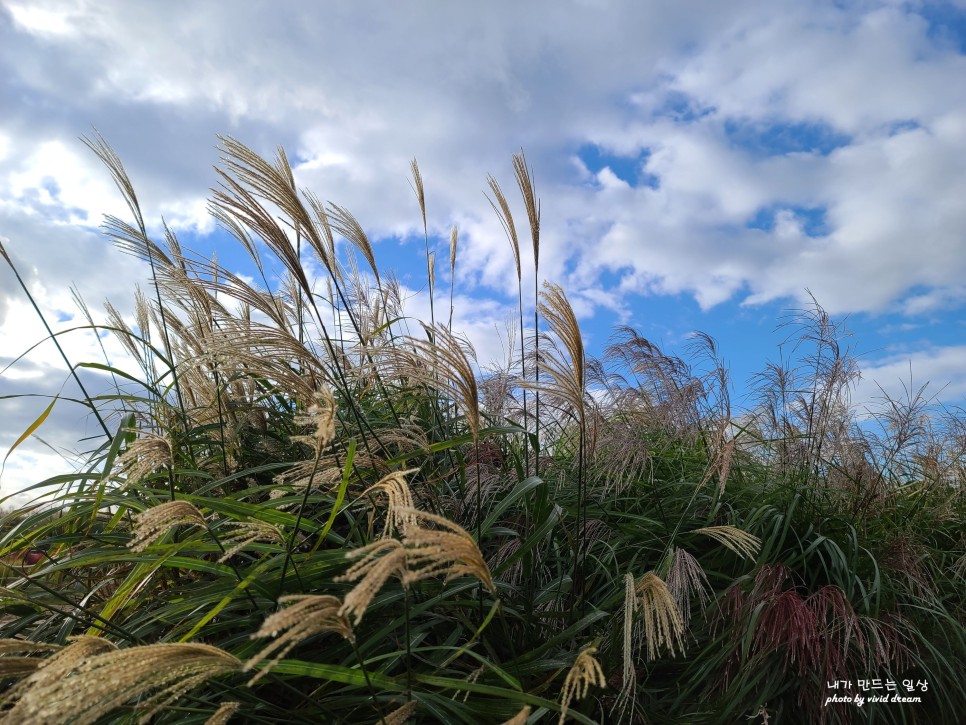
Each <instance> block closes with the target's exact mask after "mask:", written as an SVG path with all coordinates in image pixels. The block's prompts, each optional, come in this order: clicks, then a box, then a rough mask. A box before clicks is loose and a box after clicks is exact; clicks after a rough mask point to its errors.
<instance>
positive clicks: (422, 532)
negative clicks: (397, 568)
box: [401, 509, 496, 594]
mask: <svg viewBox="0 0 966 725" xmlns="http://www.w3.org/2000/svg"><path fill="white" fill-rule="evenodd" d="M401 513H403V514H405V515H412V516H415V517H416V518H417V519H421V520H423V521H426V522H429V523H431V524H435V525H436V526H438V527H440V528H438V529H427V528H423V527H422V526H416V527H413V528H410V529H409V530H408V531H407V532H406V534H405V536H404V537H403V544H404V546H405V547H406V562H407V570H406V572H405V574H404V575H403V583H404V584H409V583H411V582H415V581H422V580H424V579H431V578H433V577H435V576H438V575H440V574H444V575H445V576H446V580H447V581H449V580H450V579H454V578H456V577H459V576H472V577H476V578H477V579H479V580H480V581H481V582H482V583H483V585H484V586H485V587H486V588H487V589H488V590H489V591H490V593H493V594H495V593H496V587H495V586H494V585H493V578H492V577H491V576H490V570H489V568H488V567H487V566H486V561H484V559H483V554H482V553H480V549H479V547H478V546H477V545H476V542H475V541H473V537H472V536H470V535H469V534H468V533H467V532H466V531H465V530H464V529H463V528H462V527H460V526H458V525H457V524H454V523H453V522H452V521H450V520H449V519H447V518H445V517H443V516H437V515H436V514H431V513H427V512H425V511H418V510H416V509H410V510H408V511H406V510H403V511H402V512H401Z"/></svg>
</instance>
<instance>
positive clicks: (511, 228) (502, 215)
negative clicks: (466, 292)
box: [484, 175, 539, 476]
mask: <svg viewBox="0 0 966 725" xmlns="http://www.w3.org/2000/svg"><path fill="white" fill-rule="evenodd" d="M486 180H487V182H488V183H489V185H490V190H491V191H492V192H493V196H495V197H496V201H497V203H496V204H494V203H493V200H492V199H490V197H488V196H487V197H486V199H487V201H489V202H490V206H492V207H493V211H495V212H496V216H497V218H498V219H499V220H500V224H502V225H503V231H504V232H505V233H506V237H507V239H508V240H509V241H510V249H511V250H512V252H513V261H514V262H515V263H516V266H517V311H518V312H519V315H520V378H521V379H523V380H526V379H527V366H526V352H525V342H524V338H525V337H526V333H525V331H524V326H523V268H522V265H521V264H520V241H519V239H517V228H516V225H515V224H514V223H513V214H512V213H511V212H510V205H509V204H508V203H507V200H506V197H505V196H504V195H503V190H502V189H501V188H500V184H499V183H498V182H497V180H496V179H494V178H493V176H491V175H487V177H486ZM484 196H486V194H485V193H484ZM497 204H499V206H497ZM534 294H536V290H535V291H534ZM534 329H535V330H536V328H534ZM528 426H529V411H528V410H527V390H526V388H524V389H523V427H524V429H525V430H526V429H528ZM538 427H539V426H538ZM529 451H530V441H529V440H528V438H527V436H524V437H523V459H524V470H525V472H526V475H527V476H529V475H530V452H529Z"/></svg>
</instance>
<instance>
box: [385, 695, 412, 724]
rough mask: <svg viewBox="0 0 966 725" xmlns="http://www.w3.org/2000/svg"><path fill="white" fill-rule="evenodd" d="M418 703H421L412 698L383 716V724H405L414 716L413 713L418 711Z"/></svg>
mask: <svg viewBox="0 0 966 725" xmlns="http://www.w3.org/2000/svg"><path fill="white" fill-rule="evenodd" d="M418 705H419V703H418V702H417V701H416V700H410V701H409V702H407V703H405V704H404V705H402V706H400V707H397V708H396V709H395V710H393V711H392V712H391V713H389V714H388V715H386V716H385V717H383V718H382V720H381V721H380V722H381V723H382V725H404V723H406V721H407V720H409V718H410V717H412V714H413V713H414V712H416V707H417V706H418Z"/></svg>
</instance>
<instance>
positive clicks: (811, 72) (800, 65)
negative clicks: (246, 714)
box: [0, 0, 966, 486]
mask: <svg viewBox="0 0 966 725" xmlns="http://www.w3.org/2000/svg"><path fill="white" fill-rule="evenodd" d="M964 27H966V4H964V3H963V2H961V1H960V0H957V1H956V2H939V3H918V2H895V1H891V0H854V1H847V2H832V1H831V0H829V1H828V2H813V3H800V2H795V1H794V0H779V1H776V2H760V1H758V2H756V1H752V0H743V1H739V2H730V3H720V2H709V1H699V0H684V1H682V2H675V3H661V2H634V1H633V0H613V1H608V0H574V1H573V2H569V3H557V2H553V3H551V2H536V3H526V4H523V5H521V4H519V3H512V2H509V1H508V0H507V1H499V2H491V3H478V4H476V5H473V6H467V5H462V4H459V5H457V4H448V3H430V2H414V3H406V4H405V5H402V4H400V5H394V4H388V5H381V6H380V8H379V12H378V13H373V12H372V11H371V8H369V7H367V6H366V4H364V3H356V2H334V3H327V4H326V5H325V6H324V8H323V7H321V6H314V5H310V4H304V3H296V2H291V3H286V4H283V5H282V6H281V8H280V6H279V5H278V4H274V5H271V6H269V5H266V4H264V3H257V2H251V1H235V2H231V3H229V2H209V3H203V4H198V3H189V2H163V3H162V2H142V3H136V4H134V3H126V2H121V1H120V0H113V1H112V0H103V1H99V2H93V1H85V0H77V1H76V2H72V3H63V2H45V1H44V0H31V1H30V2H26V1H21V0H7V1H6V2H5V3H4V4H3V5H2V7H0V37H2V38H3V42H2V43H0V71H2V73H0V103H2V105H3V108H4V114H3V118H2V119H0V234H3V235H4V237H5V241H4V244H5V246H6V247H7V248H8V250H9V251H10V253H11V255H12V257H13V258H14V259H15V260H16V262H17V264H18V267H19V268H20V269H21V272H22V274H24V276H25V279H27V280H28V284H29V285H30V286H31V289H32V291H33V292H34V294H35V295H36V296H37V298H38V300H40V301H41V303H42V305H43V307H44V309H45V311H46V312H47V313H48V314H49V315H50V316H51V318H52V319H55V320H56V319H66V318H67V317H69V316H70V315H72V314H74V308H73V304H72V301H71V299H70V294H69V290H68V288H69V285H70V283H71V282H74V283H76V284H77V286H78V287H79V289H80V292H81V293H82V294H83V295H84V297H85V298H86V299H88V301H89V302H90V303H91V305H92V307H93V306H95V305H96V304H97V302H99V301H100V300H101V299H102V298H104V297H111V298H112V299H115V300H120V301H123V300H125V299H127V298H129V297H130V294H131V291H132V288H133V284H134V283H137V282H142V283H143V281H144V279H145V275H144V271H143V269H142V268H141V267H140V265H139V264H138V263H136V261H135V260H132V259H129V258H125V257H123V256H122V255H119V254H116V253H113V252H111V251H110V249H109V244H107V243H106V242H105V241H104V240H103V238H101V237H100V236H98V234H97V232H96V229H95V227H96V226H97V225H98V224H99V222H100V219H101V217H102V215H103V214H104V213H113V214H118V215H119V216H126V211H125V207H124V205H123V202H122V201H121V199H120V197H119V195H118V193H117V191H116V190H115V189H114V188H113V185H112V183H111V180H110V177H109V175H108V174H107V173H106V172H105V171H104V169H102V168H101V167H100V166H99V163H98V162H97V160H96V159H95V158H94V157H93V154H91V153H89V151H88V150H87V149H86V148H84V146H83V145H82V144H81V143H80V142H79V141H78V140H77V139H78V136H81V135H84V134H89V133H90V132H91V127H92V126H93V127H96V128H97V129H98V130H99V131H100V132H101V133H103V134H104V136H105V137H106V138H107V139H108V140H109V141H110V142H111V143H112V144H113V145H114V146H115V148H116V150H117V151H118V153H119V155H120V156H121V158H122V159H123V161H124V163H125V166H126V168H127V170H128V172H129V173H130V175H131V177H132V179H133V181H134V183H135V185H136V187H137V190H138V192H139V194H140V196H141V199H142V203H143V205H144V209H145V214H146V216H147V218H148V220H149V223H150V224H151V225H152V227H153V228H155V229H156V228H157V227H158V225H159V223H160V220H161V219H162V218H164V219H165V221H167V222H168V223H169V224H170V225H171V227H172V228H174V229H175V230H178V231H182V232H185V233H190V234H191V235H193V236H192V238H193V239H195V240H197V241H198V242H199V244H201V245H202V246H204V244H206V241H205V240H207V239H209V237H208V236H207V235H208V234H210V233H211V232H212V230H213V229H214V226H213V224H212V222H211V219H210V217H209V216H208V215H207V211H206V203H205V199H206V197H207V195H208V192H209V188H210V187H211V186H213V185H215V184H216V182H217V179H216V176H215V174H214V173H213V171H212V170H211V167H212V165H213V164H214V163H216V162H217V151H216V150H215V144H216V140H215V135H216V134H218V133H221V134H230V135H232V136H235V137H237V138H239V139H240V140H242V141H243V142H245V143H247V144H249V145H251V146H252V147H254V148H255V149H256V150H258V151H260V152H263V153H266V154H270V153H271V152H272V150H273V148H274V147H275V145H276V144H281V145H283V146H284V147H285V148H286V151H287V152H288V154H289V158H290V159H291V160H292V162H293V165H294V166H295V168H296V173H297V178H298V182H299V183H300V184H303V185H305V186H306V187H308V188H311V189H312V190H313V191H315V192H316V193H317V194H318V195H319V196H320V197H321V198H323V199H331V200H333V201H335V202H337V203H339V204H341V205H344V206H346V207H347V208H349V209H350V210H352V212H353V213H354V214H355V215H356V217H357V218H359V219H360V220H361V221H362V222H363V224H364V225H365V226H366V227H367V230H369V231H370V234H371V236H372V237H373V239H376V240H378V239H381V238H386V239H387V241H383V242H380V243H377V245H376V255H377V257H385V258H388V259H390V260H391V261H393V262H395V261H398V260H399V259H401V258H402V257H401V256H399V255H398V252H397V251H395V250H394V248H393V247H394V246H395V245H397V244H398V242H399V240H400V239H403V240H405V239H407V238H408V237H410V236H412V235H414V234H417V232H419V233H421V229H420V228H419V226H420V220H419V215H418V209H417V207H416V202H415V199H414V198H413V195H412V191H411V189H410V188H409V187H408V184H407V182H406V177H407V174H408V166H409V160H410V159H411V158H412V157H414V156H415V157H417V158H418V159H419V163H420V168H421V169H422V172H423V176H424V178H425V180H426V191H427V212H428V221H429V225H430V229H431V232H432V233H434V234H436V235H439V236H440V237H442V238H444V239H445V238H448V231H449V228H450V226H451V225H452V224H453V223H457V224H458V225H459V228H460V262H459V264H458V268H457V277H458V281H459V285H460V290H459V292H460V294H462V295H463V296H464V297H466V298H468V299H475V300H478V301H479V300H481V299H485V298H489V299H490V301H489V302H487V303H486V304H483V303H481V302H478V310H477V317H476V318H475V319H474V320H467V322H468V323H470V324H471V325H476V327H478V328H479V330H477V333H478V334H481V335H482V334H483V333H482V332H481V331H482V330H487V331H489V330H490V329H492V327H493V325H494V324H496V321H497V318H501V317H502V316H503V310H504V307H505V304H506V302H507V298H506V296H507V295H509V296H510V299H509V303H510V304H512V297H514V296H515V285H516V279H515V265H514V262H513V258H512V255H511V253H510V249H509V245H508V244H507V242H506V239H505V238H504V236H503V233H502V230H501V228H500V226H499V223H498V222H497V220H496V219H495V218H494V216H493V214H492V211H491V209H490V207H489V204H487V203H486V200H485V199H484V198H483V195H482V193H481V190H482V189H483V188H484V186H485V175H486V174H487V173H493V174H494V175H495V176H497V178H498V179H500V181H501V183H502V184H503V185H504V189H505V191H507V192H508V196H511V197H512V203H513V204H514V208H515V210H517V211H516V213H517V214H518V215H519V216H518V223H519V224H521V225H523V224H524V222H523V220H524V215H523V213H522V209H521V208H520V207H519V204H517V200H516V197H515V195H513V194H510V193H509V192H510V191H512V183H513V177H512V171H511V168H510V163H509V159H510V155H511V154H512V153H515V152H517V151H518V150H519V148H520V147H521V146H522V147H524V148H525V149H526V153H527V159H528V162H529V164H530V165H531V166H532V167H533V170H534V175H535V180H536V184H537V190H538V193H539V195H540V197H541V199H542V209H543V232H542V240H543V243H542V247H541V277H544V278H549V279H554V280H556V281H559V282H561V283H563V284H564V285H565V287H566V289H567V291H568V294H569V295H571V297H572V298H573V301H574V304H575V307H576V308H577V309H578V311H579V312H580V313H581V316H582V317H584V318H589V317H591V316H592V315H593V314H594V312H595V311H600V310H604V311H608V312H609V313H613V314H616V315H617V316H618V317H622V318H626V317H627V316H628V315H629V314H630V310H631V309H633V307H634V306H635V305H636V304H638V302H639V301H640V300H641V299H642V298H652V299H653V298H655V297H658V296H667V295H685V296H688V297H693V298H694V299H695V300H696V301H697V303H698V304H699V305H700V306H701V308H702V309H705V310H712V309H714V308H715V307H717V306H721V305H723V304H727V303H733V304H742V305H745V306H746V307H748V306H757V305H765V304H768V303H774V302H776V301H782V300H785V301H788V300H792V301H795V300H798V301H801V300H804V299H806V298H805V289H806V288H808V289H810V290H811V291H812V292H813V293H814V294H815V295H816V297H817V298H818V299H819V300H820V301H821V302H822V304H823V305H825V306H826V307H827V308H828V309H829V311H831V312H833V313H864V314H868V315H886V314H887V315H896V316H897V323H896V324H901V323H902V322H908V321H909V320H913V321H915V320H918V319H921V318H922V317H923V316H925V315H937V314H938V315H941V314H948V313H949V312H950V311H951V310H952V311H955V310H959V309H961V308H962V306H963V304H964V300H966V285H964V284H963V283H962V280H963V279H966V254H964V252H963V250H964V240H963V230H964V229H966V205H964V204H963V203H962V200H963V199H964V198H966V167H964V166H963V165H962V164H961V163H959V159H962V158H963V157H964V152H966V85H964V84H963V83H962V78H963V77H964V72H966V54H964V50H966V36H964V34H963V28H964ZM522 236H523V237H524V238H525V236H526V234H525V232H523V233H522ZM409 244H410V245H412V246H409V247H406V248H405V249H406V250H407V252H406V254H408V256H409V257H413V254H415V253H418V248H419V247H418V245H414V243H413V242H409ZM521 248H522V251H523V253H524V254H523V256H524V269H532V266H531V262H532V256H531V252H530V249H529V244H528V243H524V244H522V245H521ZM393 255H397V256H393ZM441 258H442V257H441ZM403 261H405V260H403ZM413 269H416V270H417V271H418V266H416V267H414V268H413ZM401 272H402V273H403V274H405V269H403V270H401ZM412 284H413V285H416V282H415V281H414V282H413V283H412ZM0 285H2V286H0V342H2V347H0V350H3V351H4V353H3V355H5V356H6V357H4V358H3V359H2V360H0V364H2V365H6V364H7V362H8V361H9V360H10V355H11V353H10V352H9V351H18V350H20V349H22V348H24V347H26V346H27V345H29V344H32V343H33V342H34V341H35V339H34V338H35V337H36V328H29V327H28V326H26V323H25V322H23V320H22V319H21V317H20V315H21V314H22V313H21V312H16V314H15V309H16V310H20V309H21V307H18V305H22V300H20V297H19V293H18V291H17V289H16V288H15V287H14V286H13V285H12V284H11V280H10V275H9V272H8V271H7V270H5V269H0ZM416 286H418V285H416ZM18 300H20V302H18ZM479 310H489V311H491V313H492V314H488V315H482V313H480V312H479ZM486 334H487V335H489V332H487V333H486ZM601 337H603V335H601ZM491 340H492V338H491ZM90 342H91V341H90V340H89V341H88V343H90ZM487 344H490V343H487ZM956 350H957V348H955V347H954V346H948V347H946V348H943V347H942V346H941V345H940V346H938V347H937V348H936V349H934V350H932V351H930V352H929V355H930V356H931V357H929V358H928V359H929V360H933V361H940V360H946V359H951V358H950V356H951V355H955V354H956ZM84 352H85V351H84V350H78V354H83V353H84ZM89 352H90V351H89ZM481 357H483V356H481ZM925 360H926V359H925V358H924V361H925ZM51 364H53V363H51ZM890 364H891V363H887V362H882V363H881V364H880V365H879V366H878V368H876V366H875V365H869V366H868V367H869V369H870V370H872V369H877V370H879V371H880V372H882V373H884V374H886V373H890V371H891V368H889V367H888V366H889V365H890ZM897 364H899V363H897ZM923 364H924V365H925V364H926V362H924V363H923ZM937 364H938V363H937ZM932 369H933V367H930V370H932ZM935 369H936V371H937V373H942V374H949V375H952V376H954V377H957V376H958V379H962V375H961V374H960V373H958V372H957V371H956V370H954V369H951V368H949V367H948V366H942V365H940V366H939V367H936V368H935ZM890 374H891V373H890ZM9 381H10V377H9V375H8V376H5V377H4V378H3V379H2V381H0V383H2V385H3V388H4V390H9V389H11V387H10V386H11V383H10V382H9ZM957 384H958V383H957ZM955 389H956V390H959V388H955ZM25 414H26V413H25ZM24 425H25V423H24V419H23V418H22V417H20V416H14V418H13V419H11V422H10V423H8V424H7V425H5V426H4V427H3V428H2V429H0V450H3V449H4V446H5V445H8V444H9V442H10V441H12V440H13V437H12V436H15V435H16V434H15V433H14V431H15V430H16V429H17V427H18V426H19V429H20V430H22V429H23V427H24ZM5 478H6V476H5ZM4 485H5V486H6V482H5V483H4Z"/></svg>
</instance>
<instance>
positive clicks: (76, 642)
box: [4, 636, 117, 720]
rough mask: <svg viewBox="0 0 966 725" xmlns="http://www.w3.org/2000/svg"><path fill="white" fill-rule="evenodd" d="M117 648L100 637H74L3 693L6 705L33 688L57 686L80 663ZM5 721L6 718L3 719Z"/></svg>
mask: <svg viewBox="0 0 966 725" xmlns="http://www.w3.org/2000/svg"><path fill="white" fill-rule="evenodd" d="M116 649H117V647H116V646H115V645H114V644H113V643H112V642H110V641H108V640H106V639H103V638H102V637H88V636H82V637H76V638H73V639H72V640H71V641H70V643H69V644H68V645H67V646H66V647H63V648H59V651H57V652H56V653H55V654H54V655H53V656H51V657H48V658H47V659H44V660H41V666H40V667H38V668H37V669H35V670H34V671H33V673H32V674H30V676H29V677H27V678H25V679H23V680H21V681H20V682H18V683H16V684H15V685H13V686H12V687H10V688H9V689H8V690H7V691H6V692H5V693H4V699H5V701H6V702H7V703H16V702H17V701H19V700H20V698H21V697H22V696H23V694H24V693H25V692H27V691H28V690H31V689H33V688H35V687H36V688H43V687H51V686H54V685H57V684H59V683H60V682H61V681H62V680H63V679H64V678H66V677H67V676H68V675H69V674H70V673H71V672H73V671H75V670H76V669H77V668H78V667H79V666H80V665H81V664H82V663H84V662H86V661H87V660H88V659H90V658H91V657H93V656H95V655H99V654H104V653H105V652H113V651H114V650H116ZM4 720H6V718H4Z"/></svg>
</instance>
